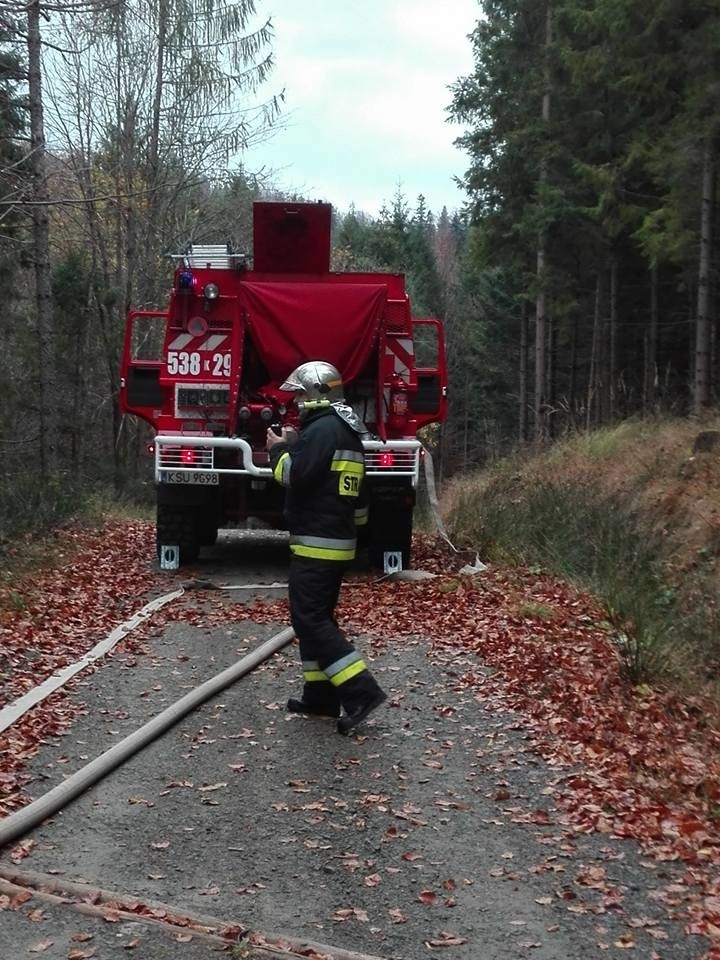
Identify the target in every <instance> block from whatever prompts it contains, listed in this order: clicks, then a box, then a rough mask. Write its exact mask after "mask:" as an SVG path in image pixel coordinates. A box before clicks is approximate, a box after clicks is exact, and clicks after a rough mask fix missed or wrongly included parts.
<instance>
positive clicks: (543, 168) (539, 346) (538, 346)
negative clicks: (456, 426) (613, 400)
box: [535, 0, 553, 443]
mask: <svg viewBox="0 0 720 960" xmlns="http://www.w3.org/2000/svg"><path fill="white" fill-rule="evenodd" d="M552 15H553V9H552V3H550V0H548V4H547V7H546V11H545V71H544V74H545V76H544V79H545V89H544V91H543V98H542V114H541V116H542V120H543V123H544V124H545V125H547V124H549V122H550V45H551V43H552V27H553V22H552ZM539 180H540V194H541V196H542V187H543V185H544V184H545V182H546V180H547V148H546V147H543V156H542V159H541V161H540V177H539ZM546 260H547V233H546V231H545V229H544V228H543V229H541V231H540V234H539V236H538V246H537V279H538V292H537V299H536V301H535V442H536V443H538V442H542V441H543V440H544V439H545V437H546V435H547V410H546V391H547V381H546V379H545V378H546V370H545V340H546V337H547V330H546V323H545V304H546V283H547V277H546Z"/></svg>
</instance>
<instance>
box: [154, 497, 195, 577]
mask: <svg viewBox="0 0 720 960" xmlns="http://www.w3.org/2000/svg"><path fill="white" fill-rule="evenodd" d="M155 540H156V548H157V555H158V559H159V558H160V553H161V548H162V547H163V546H177V547H179V548H180V566H183V565H184V564H186V563H193V561H195V560H197V558H198V554H199V553H200V538H199V536H198V525H197V522H196V509H195V508H194V507H183V506H174V505H172V506H171V505H169V504H161V503H159V504H158V508H157V523H156V526H155Z"/></svg>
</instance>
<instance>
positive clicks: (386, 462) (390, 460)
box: [380, 453, 395, 467]
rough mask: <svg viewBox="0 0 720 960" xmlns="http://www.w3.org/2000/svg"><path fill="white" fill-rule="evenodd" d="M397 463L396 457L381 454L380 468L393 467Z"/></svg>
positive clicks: (390, 454)
mask: <svg viewBox="0 0 720 960" xmlns="http://www.w3.org/2000/svg"><path fill="white" fill-rule="evenodd" d="M394 463H395V457H394V455H393V454H392V453H381V454H380V466H381V467H391V466H392V465H393V464H394Z"/></svg>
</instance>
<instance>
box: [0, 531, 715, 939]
mask: <svg viewBox="0 0 720 960" xmlns="http://www.w3.org/2000/svg"><path fill="white" fill-rule="evenodd" d="M68 537H69V538H71V539H70V541H69V543H70V546H71V548H72V549H71V550H70V551H69V552H68V556H67V557H62V556H61V557H60V558H59V560H60V563H59V565H58V566H57V568H53V569H48V570H45V571H43V572H41V573H38V574H37V575H35V576H32V577H28V578H27V579H25V580H24V581H23V582H21V583H15V584H14V585H13V586H12V587H4V588H2V590H0V658H1V659H0V664H1V667H2V674H3V690H2V702H3V703H7V702H11V701H12V700H14V699H16V698H17V697H19V696H21V695H22V694H23V693H25V692H27V690H28V689H31V688H32V687H33V686H35V685H36V684H38V683H40V682H41V681H42V680H43V679H45V678H46V677H47V676H49V675H50V674H52V673H53V671H55V670H57V669H59V668H61V667H62V666H65V665H66V664H68V663H71V662H73V661H75V660H77V659H78V658H79V657H80V656H82V654H83V653H85V652H86V651H87V650H88V649H89V648H90V647H91V646H93V644H95V643H96V642H98V640H100V639H102V638H103V637H104V636H106V635H107V634H108V633H109V632H110V631H111V630H112V629H113V627H115V626H117V624H118V623H120V622H122V621H123V620H125V619H127V617H128V616H129V615H130V614H131V613H133V612H135V611H136V610H137V609H138V608H139V607H140V606H142V604H143V603H144V602H145V601H146V600H147V598H148V596H149V595H157V594H160V593H166V592H168V591H169V590H170V589H173V588H174V586H176V585H177V583H179V582H182V578H181V577H178V578H173V577H169V576H168V575H167V574H163V575H159V574H153V573H151V572H150V569H151V567H150V561H151V559H152V544H153V536H152V530H151V528H150V526H149V525H148V524H144V523H126V522H123V523H111V524H108V526H107V527H106V529H104V530H103V531H101V532H96V533H89V532H76V533H73V534H68ZM463 562H464V559H462V560H461V559H459V558H458V557H456V556H455V555H452V554H450V553H448V552H447V551H445V550H444V549H442V547H441V546H439V545H438V544H437V543H435V542H433V541H431V540H430V539H427V538H419V539H418V542H417V545H416V552H415V565H416V567H419V568H422V569H424V570H427V571H431V572H434V573H437V574H438V576H437V577H436V578H435V579H429V580H425V581H396V582H389V581H387V580H381V581H379V582H378V581H376V580H374V579H371V578H367V577H363V576H359V577H353V578H351V581H350V583H349V584H348V586H347V587H346V589H344V591H343V595H342V598H341V604H340V608H339V615H340V618H341V620H342V622H344V623H345V624H346V625H348V626H349V627H350V628H351V629H354V630H357V631H358V632H362V633H363V634H364V635H366V636H367V635H370V636H371V637H373V638H374V640H373V642H374V643H375V644H376V645H377V646H378V648H382V646H383V645H385V644H387V643H388V641H389V640H391V639H396V638H406V639H407V638H412V637H413V636H418V637H419V636H422V637H426V638H430V639H431V641H432V646H433V650H434V652H435V654H436V655H437V656H438V657H440V658H442V659H444V661H445V662H447V663H451V662H452V656H453V653H454V652H456V653H458V654H460V653H462V654H463V657H465V656H466V655H467V654H468V653H471V654H473V655H475V656H476V657H477V671H475V670H472V669H470V670H467V669H464V670H463V672H462V673H459V674H458V675H456V677H455V680H454V682H455V684H456V685H457V688H458V691H459V692H462V694H463V695H467V694H468V692H469V691H474V690H475V691H477V695H478V696H479V697H482V699H483V703H484V704H485V705H486V707H487V706H490V707H491V708H492V709H494V710H497V711H499V712H503V711H507V715H508V718H509V720H508V722H511V723H512V724H514V725H518V726H521V727H522V729H523V730H524V731H525V732H526V734H527V735H528V736H529V737H530V738H531V742H532V745H533V748H534V749H535V750H536V751H537V753H538V754H539V755H541V756H542V757H543V758H544V759H545V761H546V762H547V763H548V764H550V765H551V767H552V768H554V769H555V770H556V771H557V776H556V778H555V780H554V784H553V787H552V795H551V796H550V798H549V799H550V800H552V802H554V804H555V806H556V808H557V810H558V811H559V812H560V822H561V823H562V824H563V826H564V828H565V830H566V831H567V833H568V835H572V834H573V833H578V832H581V833H584V832H599V833H601V834H606V835H612V836H619V837H625V838H631V839H633V840H635V841H637V842H638V844H639V845H640V847H641V850H642V852H643V856H644V857H645V858H646V861H647V865H648V869H653V868H654V867H657V866H658V865H661V864H663V863H667V862H672V863H674V864H676V866H678V867H680V872H679V873H677V874H676V877H677V878H676V879H675V880H674V882H673V883H672V884H669V885H667V886H666V887H665V888H663V889H662V890H661V894H660V896H661V899H662V903H663V904H664V906H665V907H666V908H667V910H668V913H669V915H671V916H675V917H680V918H682V919H683V922H684V923H685V926H686V930H687V931H688V933H700V934H703V935H705V936H707V937H708V938H709V939H710V941H711V942H712V943H716V944H717V946H713V947H711V949H710V952H709V953H708V957H712V958H720V873H719V871H718V865H719V864H720V838H719V836H718V829H717V827H718V818H719V817H720V762H719V759H718V758H719V757H720V750H719V749H718V748H719V740H718V737H719V734H718V727H717V724H716V718H715V717H712V716H711V715H710V714H709V713H708V708H707V706H706V705H705V704H702V703H699V702H694V701H692V700H690V699H687V700H679V699H678V698H676V697H671V696H669V695H667V694H665V693H663V692H662V691H659V690H652V689H650V688H649V687H647V686H643V687H640V688H634V687H633V686H632V685H630V684H629V683H628V681H627V680H626V679H625V677H624V674H623V671H622V662H621V658H620V656H619V654H618V651H617V649H616V648H615V646H614V644H613V642H612V639H611V635H610V634H609V633H608V631H607V630H606V629H605V627H604V626H603V618H602V613H601V611H600V610H599V609H598V608H597V607H596V605H595V604H594V603H593V601H592V599H591V598H589V597H587V596H583V595H580V594H578V593H577V592H576V591H574V590H573V589H571V588H569V587H568V586H567V585H564V584H562V583H558V582H554V581H551V580H549V579H548V578H546V577H544V576H541V575H534V574H531V573H529V572H528V571H526V570H518V569H512V570H509V569H504V570H503V569H500V568H492V569H488V570H486V571H484V572H483V573H481V574H478V575H476V576H468V575H460V574H458V573H457V572H456V571H457V570H458V569H459V568H460V566H461V565H462V563H463ZM227 615H228V614H227V609H225V610H221V609H220V608H218V610H217V614H216V616H217V622H218V623H221V622H224V621H226V620H227ZM194 616H195V617H197V618H198V622H202V624H203V626H205V627H207V626H208V624H209V619H210V621H211V620H212V618H211V617H210V618H209V617H208V612H207V609H204V610H203V611H202V613H200V612H197V613H194V612H193V610H192V607H187V606H186V607H184V608H183V610H182V611H178V610H175V609H173V608H172V606H171V607H168V608H163V610H161V611H159V612H158V613H157V614H156V615H155V616H154V618H153V626H154V628H155V629H157V628H159V627H160V625H162V624H165V623H167V622H168V621H169V620H172V619H173V618H178V617H181V618H182V619H183V620H184V621H185V622H190V623H192V622H193V617H194ZM235 616H236V617H237V618H238V619H252V620H253V621H255V622H266V623H271V622H279V621H280V622H282V621H284V620H287V610H286V604H285V602H284V601H276V602H260V601H258V602H255V603H252V604H249V605H245V606H240V605H238V606H237V608H236V612H235ZM153 626H148V627H144V628H143V629H142V630H140V631H138V632H136V633H135V634H133V635H132V637H131V638H129V639H127V640H125V641H123V642H122V645H121V647H120V649H121V650H122V651H124V653H125V654H127V652H128V650H132V649H135V650H137V651H138V653H139V652H140V651H141V650H142V643H143V637H144V636H146V635H147V633H148V631H149V630H151V629H153ZM463 662H464V661H463ZM488 669H489V671H490V673H489V675H488ZM79 709H81V708H79V707H78V706H77V705H75V703H74V701H73V700H72V698H71V697H69V696H67V695H66V694H65V693H64V692H58V693H56V694H54V695H52V696H51V697H50V698H48V699H47V700H46V701H44V702H43V703H42V704H41V705H39V706H38V707H36V708H34V709H33V710H31V711H30V712H29V713H28V714H27V715H26V716H25V717H24V718H23V719H22V720H21V721H19V722H18V723H17V724H15V725H14V726H13V727H12V728H10V729H9V730H7V731H6V732H5V734H3V735H2V747H1V748H0V797H1V798H2V799H0V813H2V814H3V815H7V814H8V813H10V812H12V810H14V809H17V808H19V807H20V806H22V805H23V804H24V803H26V802H27V798H26V797H24V795H23V793H22V788H23V786H24V785H25V784H26V783H27V779H28V774H27V768H26V761H27V760H28V758H29V757H31V756H32V755H33V754H35V753H36V752H37V751H38V750H39V748H40V747H41V746H42V744H43V741H44V740H46V739H47V738H50V737H53V736H56V735H57V734H58V733H62V731H63V730H65V729H67V728H68V726H69V725H70V724H71V723H72V721H73V719H74V717H75V716H77V713H78V711H79ZM497 800H498V801H499V802H502V801H503V796H502V788H499V790H498V793H497ZM525 816H527V817H529V818H530V822H532V817H533V814H532V812H530V813H529V814H525ZM543 816H545V814H544V812H543V811H537V813H536V817H538V818H540V817H543ZM557 820H558V817H555V821H556V822H557ZM535 822H541V821H540V820H536V821H535ZM28 850H29V846H28V844H27V843H25V844H24V845H23V844H19V845H18V846H17V847H16V848H15V850H14V851H13V859H15V860H20V859H22V857H23V856H24V854H25V853H27V851H28ZM585 882H586V884H587V886H588V887H590V888H592V889H594V890H596V891H598V892H599V893H600V894H601V895H602V897H603V898H604V900H603V902H604V903H605V906H606V907H611V906H612V902H613V898H614V897H615V896H617V892H616V891H615V890H614V889H613V888H612V886H611V885H610V884H609V882H608V881H607V879H606V875H605V870H604V868H603V867H602V866H595V867H590V868H589V869H588V871H587V876H586V879H585ZM632 946H633V942H632V937H629V938H628V942H627V947H628V949H631V948H632ZM658 955H659V954H658Z"/></svg>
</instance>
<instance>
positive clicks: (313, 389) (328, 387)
mask: <svg viewBox="0 0 720 960" xmlns="http://www.w3.org/2000/svg"><path fill="white" fill-rule="evenodd" d="M342 386H343V382H342V375H341V374H340V371H339V370H338V368H337V367H334V366H333V365H332V364H331V363H326V362H325V361H324V360H308V362H307V363H301V364H300V366H299V367H296V368H295V369H294V370H293V372H292V373H291V374H290V376H289V377H288V378H287V380H286V381H285V383H281V384H280V389H281V390H291V391H299V390H302V392H303V394H304V396H303V397H301V398H300V400H298V407H299V408H300V409H301V410H302V409H304V408H305V409H309V408H310V407H312V408H317V406H319V405H320V404H322V406H325V405H326V404H325V403H323V401H325V402H326V403H327V405H329V404H330V403H332V402H333V401H335V400H342V396H343V388H342Z"/></svg>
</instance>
